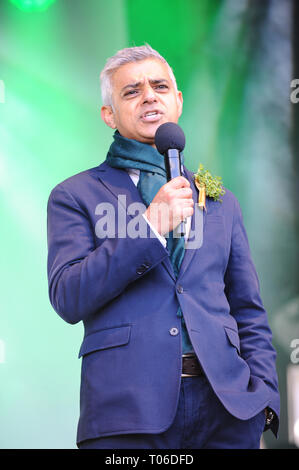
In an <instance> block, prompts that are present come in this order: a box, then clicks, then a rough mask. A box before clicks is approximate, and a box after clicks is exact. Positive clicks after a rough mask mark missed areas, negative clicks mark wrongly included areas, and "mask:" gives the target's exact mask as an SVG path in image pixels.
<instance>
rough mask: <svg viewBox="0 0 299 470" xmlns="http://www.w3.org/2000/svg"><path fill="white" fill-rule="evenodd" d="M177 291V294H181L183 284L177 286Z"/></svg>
mask: <svg viewBox="0 0 299 470" xmlns="http://www.w3.org/2000/svg"><path fill="white" fill-rule="evenodd" d="M177 291H178V293H179V294H182V293H183V292H184V288H183V286H181V285H180V284H179V285H178V286H177Z"/></svg>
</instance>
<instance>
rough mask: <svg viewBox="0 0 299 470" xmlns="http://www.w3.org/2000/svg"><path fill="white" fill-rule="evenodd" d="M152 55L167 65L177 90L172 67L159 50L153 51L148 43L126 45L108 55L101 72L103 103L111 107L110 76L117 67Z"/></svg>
mask: <svg viewBox="0 0 299 470" xmlns="http://www.w3.org/2000/svg"><path fill="white" fill-rule="evenodd" d="M153 57H154V58H156V59H159V60H161V62H163V63H164V64H166V65H167V68H168V72H169V76H170V78H171V81H172V83H173V85H174V88H175V90H176V91H177V83H176V79H175V76H174V73H173V71H172V68H171V67H170V65H169V64H168V62H167V61H166V60H165V59H164V57H162V56H161V55H160V54H159V52H157V51H155V49H153V48H152V47H151V46H150V45H149V44H145V46H140V47H126V48H124V49H121V50H120V51H118V52H117V53H116V54H115V55H114V56H112V57H110V58H109V59H108V60H107V62H106V65H105V67H104V68H103V70H102V72H101V75H100V80H101V92H102V101H103V104H104V105H105V106H112V109H113V103H112V83H111V78H112V75H113V73H114V72H116V70H117V69H118V68H119V67H121V66H122V65H125V64H128V63H130V62H138V61H141V60H145V59H150V58H153Z"/></svg>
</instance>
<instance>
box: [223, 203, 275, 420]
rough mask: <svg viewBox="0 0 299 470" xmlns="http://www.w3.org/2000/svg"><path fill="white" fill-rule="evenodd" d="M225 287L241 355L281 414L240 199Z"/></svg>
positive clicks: (267, 330) (268, 334)
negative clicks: (268, 392) (266, 388)
mask: <svg viewBox="0 0 299 470" xmlns="http://www.w3.org/2000/svg"><path fill="white" fill-rule="evenodd" d="M225 291H226V296H227V299H228V302H229V304H230V310H231V314H232V315H233V317H234V318H235V320H236V321H237V324H238V330H239V337H240V346H241V356H242V358H243V359H244V360H245V361H246V362H247V364H248V366H249V368H250V371H251V375H254V376H257V377H259V378H261V379H262V380H263V381H264V382H265V383H266V385H267V386H268V387H269V389H270V394H271V397H272V398H271V402H270V403H269V407H270V408H272V409H273V411H275V413H276V415H277V416H278V415H279V393H278V380H277V373H276V365H275V361H276V351H275V349H274V347H273V345H272V332H271V329H270V327H269V324H268V319H267V313H266V311H265V308H264V306H263V302H262V300H261V296H260V286H259V280H258V276H257V273H256V269H255V266H254V264H253V261H252V258H251V254H250V248H249V243H248V238H247V234H246V231H245V227H244V224H243V218H242V213H241V208H240V205H239V203H238V201H237V200H236V199H235V204H234V218H233V227H232V238H231V249H230V256H229V262H228V266H227V269H226V273H225ZM275 426H277V423H276V424H275Z"/></svg>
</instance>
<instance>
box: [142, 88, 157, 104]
mask: <svg viewBox="0 0 299 470" xmlns="http://www.w3.org/2000/svg"><path fill="white" fill-rule="evenodd" d="M156 99H157V98H156V94H155V91H154V90H153V89H152V87H151V86H150V85H148V86H146V87H144V90H143V102H144V103H153V102H154V101H156Z"/></svg>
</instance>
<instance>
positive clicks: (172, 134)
mask: <svg viewBox="0 0 299 470" xmlns="http://www.w3.org/2000/svg"><path fill="white" fill-rule="evenodd" d="M185 142H186V139H185V134H184V132H183V130H182V128H181V127H180V126H179V125H178V124H175V123H174V122H165V123H164V124H161V126H159V127H158V129H157V130H156V134H155V145H156V147H157V150H158V152H159V153H161V154H162V155H163V154H165V153H166V152H167V150H169V149H176V150H178V151H179V152H182V150H184V148H185Z"/></svg>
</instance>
